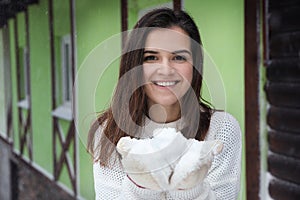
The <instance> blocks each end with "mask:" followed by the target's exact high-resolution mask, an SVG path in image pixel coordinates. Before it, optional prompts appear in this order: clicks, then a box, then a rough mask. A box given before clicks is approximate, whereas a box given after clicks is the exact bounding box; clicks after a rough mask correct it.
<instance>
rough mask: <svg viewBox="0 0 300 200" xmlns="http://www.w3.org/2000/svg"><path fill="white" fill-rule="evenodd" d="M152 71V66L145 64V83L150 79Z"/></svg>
mask: <svg viewBox="0 0 300 200" xmlns="http://www.w3.org/2000/svg"><path fill="white" fill-rule="evenodd" d="M152 73H153V70H152V69H151V67H149V66H148V67H147V66H143V75H144V80H145V83H147V82H148V81H149V78H150V76H151V74H152Z"/></svg>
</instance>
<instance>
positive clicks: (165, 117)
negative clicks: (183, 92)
mask: <svg viewBox="0 0 300 200" xmlns="http://www.w3.org/2000/svg"><path fill="white" fill-rule="evenodd" d="M148 113H149V117H150V119H151V120H153V121H155V122H157V123H169V122H173V121H176V120H178V119H179V118H180V116H181V115H180V106H179V104H178V103H177V104H176V105H172V106H163V105H160V104H154V105H151V106H150V108H149V111H148Z"/></svg>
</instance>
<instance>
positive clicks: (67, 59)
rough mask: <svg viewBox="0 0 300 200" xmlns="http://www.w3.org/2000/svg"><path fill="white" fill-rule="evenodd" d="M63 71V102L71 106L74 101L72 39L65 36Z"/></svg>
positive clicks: (62, 43) (62, 50)
mask: <svg viewBox="0 0 300 200" xmlns="http://www.w3.org/2000/svg"><path fill="white" fill-rule="evenodd" d="M61 61H62V62H61V70H62V73H61V74H62V102H63V104H64V105H67V106H70V104H71V101H72V87H73V86H72V84H73V81H72V66H71V39H70V35H67V36H64V37H63V38H62V41H61Z"/></svg>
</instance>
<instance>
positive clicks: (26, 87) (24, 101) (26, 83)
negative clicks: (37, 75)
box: [18, 46, 30, 110]
mask: <svg viewBox="0 0 300 200" xmlns="http://www.w3.org/2000/svg"><path fill="white" fill-rule="evenodd" d="M22 53H23V76H24V88H20V89H23V90H24V93H25V97H24V99H21V100H20V101H19V102H18V106H19V107H20V108H23V109H26V110H28V109H29V81H30V80H29V73H30V72H29V68H28V67H29V66H28V63H29V62H28V61H29V60H28V59H29V57H28V56H29V54H28V48H27V46H25V47H24V48H23V52H22Z"/></svg>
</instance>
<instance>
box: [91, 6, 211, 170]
mask: <svg viewBox="0 0 300 200" xmlns="http://www.w3.org/2000/svg"><path fill="white" fill-rule="evenodd" d="M174 26H176V27H180V28H181V29H183V30H184V31H185V32H186V33H187V34H188V36H189V37H190V38H191V50H192V55H193V65H194V68H193V79H192V83H191V88H190V89H189V90H188V91H187V92H186V94H185V95H184V96H183V97H182V100H181V106H182V107H183V108H182V109H181V110H182V113H181V116H182V117H184V119H185V122H187V124H186V126H185V128H184V129H183V130H181V131H182V133H183V134H184V135H185V136H186V137H187V138H196V139H197V140H203V139H204V138H205V136H206V134H207V131H208V128H209V124H210V118H211V115H212V108H211V107H210V106H209V104H208V103H207V102H206V101H205V100H203V99H202V97H201V95H200V94H201V87H202V66H203V52H202V42H201V39H200V34H199V31H198V28H197V26H196V24H195V22H194V21H193V19H192V18H191V17H190V16H189V15H188V14H187V13H186V12H184V11H174V10H172V9H168V8H161V9H155V10H152V11H150V12H149V13H147V14H146V15H144V16H143V17H142V18H141V19H140V20H139V21H138V22H137V23H136V25H135V26H134V29H133V30H132V32H131V34H130V36H129V37H128V39H127V42H126V45H125V47H124V49H123V54H122V57H121V62H120V71H119V81H118V83H117V86H116V89H115V92H114V95H113V99H112V102H111V105H110V107H109V108H108V109H107V110H105V111H104V112H102V113H101V114H100V115H99V116H98V118H97V120H96V121H95V122H94V123H93V124H92V126H91V128H90V130H89V136H88V150H89V152H90V153H91V154H92V155H93V156H94V161H100V164H101V165H103V166H107V165H108V163H109V159H110V157H111V154H112V152H113V151H114V149H115V146H116V144H117V143H118V141H119V139H120V138H121V137H124V136H128V135H129V134H128V133H130V135H131V136H134V137H139V136H140V135H139V132H140V130H139V128H138V126H136V125H139V126H143V123H144V118H145V115H147V114H148V106H147V96H146V93H145V91H144V88H143V87H142V86H141V85H143V78H142V77H143V71H142V68H141V67H137V66H142V64H143V54H144V45H145V42H146V38H147V36H148V34H149V33H150V32H151V30H153V29H156V28H171V27H174ZM132 69H137V70H136V71H135V73H130V72H131V70H132ZM125 74H126V76H127V78H126V79H127V80H130V82H129V83H127V84H126V86H124V82H122V81H120V79H121V78H122V77H123V76H124V75H125ZM129 95H130V96H129ZM124 99H128V101H125V102H124ZM192 99H196V100H195V101H196V103H194V104H191V101H192ZM127 111H128V112H127ZM115 113H117V114H115ZM101 125H102V126H103V129H102V134H101V137H100V140H99V138H97V137H95V133H96V131H97V129H98V128H99V126H101ZM120 126H122V127H120ZM95 144H96V145H95Z"/></svg>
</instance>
